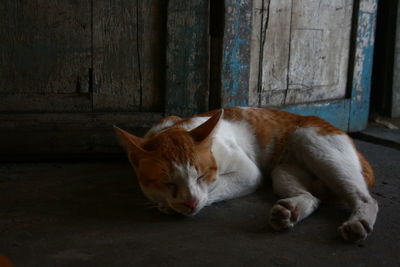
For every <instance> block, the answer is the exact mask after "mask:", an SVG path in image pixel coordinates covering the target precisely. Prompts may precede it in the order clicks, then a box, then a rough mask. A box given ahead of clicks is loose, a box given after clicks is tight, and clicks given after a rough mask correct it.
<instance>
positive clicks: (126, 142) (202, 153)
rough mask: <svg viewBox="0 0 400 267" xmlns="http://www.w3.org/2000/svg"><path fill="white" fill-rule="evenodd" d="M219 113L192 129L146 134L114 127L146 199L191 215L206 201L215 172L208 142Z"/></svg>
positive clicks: (174, 129) (211, 136)
mask: <svg viewBox="0 0 400 267" xmlns="http://www.w3.org/2000/svg"><path fill="white" fill-rule="evenodd" d="M221 114H222V112H218V113H217V114H215V115H214V116H212V117H211V118H210V119H208V120H207V121H206V122H204V123H203V124H201V125H200V126H198V127H197V128H195V129H193V130H191V131H187V130H185V129H183V128H181V127H171V128H169V129H166V130H164V131H162V132H161V133H159V134H156V135H154V136H151V137H149V138H139V137H137V136H134V135H132V134H129V133H128V132H126V131H123V130H121V129H119V128H117V127H115V131H116V134H117V137H118V140H119V142H120V144H121V145H122V146H123V147H124V149H125V151H126V152H127V154H128V158H129V161H130V163H131V165H132V166H133V168H134V170H135V172H136V176H137V178H138V181H139V184H140V187H141V188H142V191H143V193H144V194H145V195H146V196H147V198H148V199H150V200H151V201H153V202H155V203H157V204H158V206H159V207H169V208H171V209H173V210H174V211H176V212H178V213H181V214H184V215H193V214H195V213H197V212H198V211H199V210H201V209H202V208H203V207H204V206H205V205H206V203H207V201H208V191H209V189H210V187H212V186H213V183H214V182H215V180H216V176H217V164H216V162H215V159H214V157H213V154H212V152H211V146H212V142H213V132H214V129H215V128H216V126H217V124H218V122H219V120H220V118H221Z"/></svg>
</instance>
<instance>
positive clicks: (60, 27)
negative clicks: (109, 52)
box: [0, 0, 91, 112]
mask: <svg viewBox="0 0 400 267" xmlns="http://www.w3.org/2000/svg"><path fill="white" fill-rule="evenodd" d="M90 12H91V10H90V1H89V0H83V1H78V2H77V1H63V0H54V1H21V0H5V1H2V4H1V5H0V25H1V26H0V40H1V41H0V94H1V95H2V97H0V106H3V105H4V106H7V105H8V106H9V103H7V101H8V100H9V99H10V98H11V99H13V98H17V97H20V98H21V99H23V98H24V97H25V96H24V94H25V93H28V94H30V95H36V96H35V97H36V98H37V99H39V98H40V96H42V97H43V99H46V97H47V96H46V94H65V93H68V94H78V93H79V92H82V91H87V87H88V84H89V82H88V73H89V68H90V56H91V55H90V45H91V42H90ZM9 97H10V98H9ZM82 101H85V98H83V99H82ZM86 102H87V103H86V104H85V105H77V106H74V105H72V106H71V105H70V102H68V101H67V102H66V103H64V104H63V103H59V104H60V105H63V106H64V107H63V109H70V110H71V111H74V112H76V111H85V110H90V108H91V103H90V101H86ZM29 103H31V104H32V105H33V106H29ZM25 104H26V105H22V104H21V105H18V106H17V107H16V109H18V110H19V111H24V110H30V109H32V108H33V109H35V107H38V106H41V111H46V110H51V108H50V107H49V106H48V105H46V101H42V100H40V101H38V102H29V101H28V102H25ZM34 106H35V107H34Z"/></svg>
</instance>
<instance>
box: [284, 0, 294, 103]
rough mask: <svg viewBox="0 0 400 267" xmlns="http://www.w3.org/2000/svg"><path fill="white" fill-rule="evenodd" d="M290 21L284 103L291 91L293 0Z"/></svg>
mask: <svg viewBox="0 0 400 267" xmlns="http://www.w3.org/2000/svg"><path fill="white" fill-rule="evenodd" d="M290 10H291V11H290V23H289V25H290V26H289V50H288V63H287V73H286V91H285V97H284V99H283V103H282V104H286V102H287V95H288V91H289V84H290V77H289V75H290V52H291V45H292V28H293V24H292V22H293V0H292V2H291V6H290Z"/></svg>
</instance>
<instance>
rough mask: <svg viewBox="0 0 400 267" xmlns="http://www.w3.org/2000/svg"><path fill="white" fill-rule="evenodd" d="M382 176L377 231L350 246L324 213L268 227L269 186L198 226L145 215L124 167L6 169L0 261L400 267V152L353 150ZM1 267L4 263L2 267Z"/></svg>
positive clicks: (0, 175) (339, 218)
mask: <svg viewBox="0 0 400 267" xmlns="http://www.w3.org/2000/svg"><path fill="white" fill-rule="evenodd" d="M357 146H358V147H359V149H360V150H361V151H362V152H364V153H365V155H366V157H367V158H368V159H369V160H370V161H371V163H372V165H373V167H374V169H375V171H376V176H377V184H376V187H375V188H374V189H373V190H372V192H373V195H374V196H375V198H376V199H377V200H378V201H379V203H380V209H381V210H380V213H379V215H378V220H377V223H376V225H375V231H374V232H373V233H372V234H371V236H370V237H369V238H368V239H367V240H366V241H363V242H359V243H357V244H352V243H347V242H344V241H343V240H342V239H341V238H340V237H339V235H338V234H337V232H336V228H337V227H338V226H339V225H340V224H341V223H342V222H343V221H344V220H345V219H346V216H348V215H349V210H348V209H346V208H344V207H339V206H322V207H321V208H320V209H319V210H318V211H317V212H316V213H315V214H313V215H312V216H311V217H310V218H308V219H306V220H305V221H303V222H302V223H300V224H299V225H298V226H296V227H295V228H294V229H293V230H291V231H287V232H284V233H276V232H274V231H273V230H272V229H271V228H270V227H269V226H268V224H267V218H268V211H269V209H270V208H271V206H272V204H273V203H274V201H275V200H276V198H275V197H274V196H273V195H272V193H271V189H270V186H266V187H265V188H263V189H261V190H260V191H259V192H257V193H255V194H253V195H250V196H247V197H244V198H241V199H236V200H231V201H228V202H223V203H219V204H216V205H214V206H211V207H208V208H205V209H204V210H203V211H202V212H201V213H199V214H198V215H196V216H195V217H192V218H185V217H181V216H167V215H163V214H161V213H159V212H158V211H157V210H156V209H151V208H149V207H147V206H146V200H145V198H144V197H143V196H142V194H141V193H140V190H139V188H138V186H137V184H136V183H135V180H134V177H133V174H132V170H131V168H130V166H129V165H128V164H127V163H126V162H121V163H104V162H99V163H40V164H27V163H25V164H0V189H1V191H0V254H2V255H5V256H6V257H7V258H9V259H10V260H11V261H12V262H14V264H15V266H42V267H45V266H52V267H53V266H400V258H399V253H400V248H399V247H400V224H399V221H400V212H399V211H400V194H399V192H400V151H399V150H396V149H391V148H388V147H384V146H380V145H375V144H371V143H366V142H362V141H357ZM0 265H1V262H0Z"/></svg>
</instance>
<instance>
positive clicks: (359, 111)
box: [348, 0, 378, 132]
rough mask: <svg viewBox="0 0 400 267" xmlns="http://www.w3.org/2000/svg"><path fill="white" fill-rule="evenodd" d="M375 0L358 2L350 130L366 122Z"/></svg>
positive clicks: (362, 125)
mask: <svg viewBox="0 0 400 267" xmlns="http://www.w3.org/2000/svg"><path fill="white" fill-rule="evenodd" d="M377 2H378V0H361V1H360V3H359V11H358V18H357V34H356V40H355V50H354V69H353V75H352V87H351V106H350V115H349V125H348V131H350V132H355V131H360V130H362V129H364V128H365V127H366V125H367V122H368V115H369V102H370V92H371V73H372V63H373V51H374V37H375V23H376V13H377V4H378V3H377Z"/></svg>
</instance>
